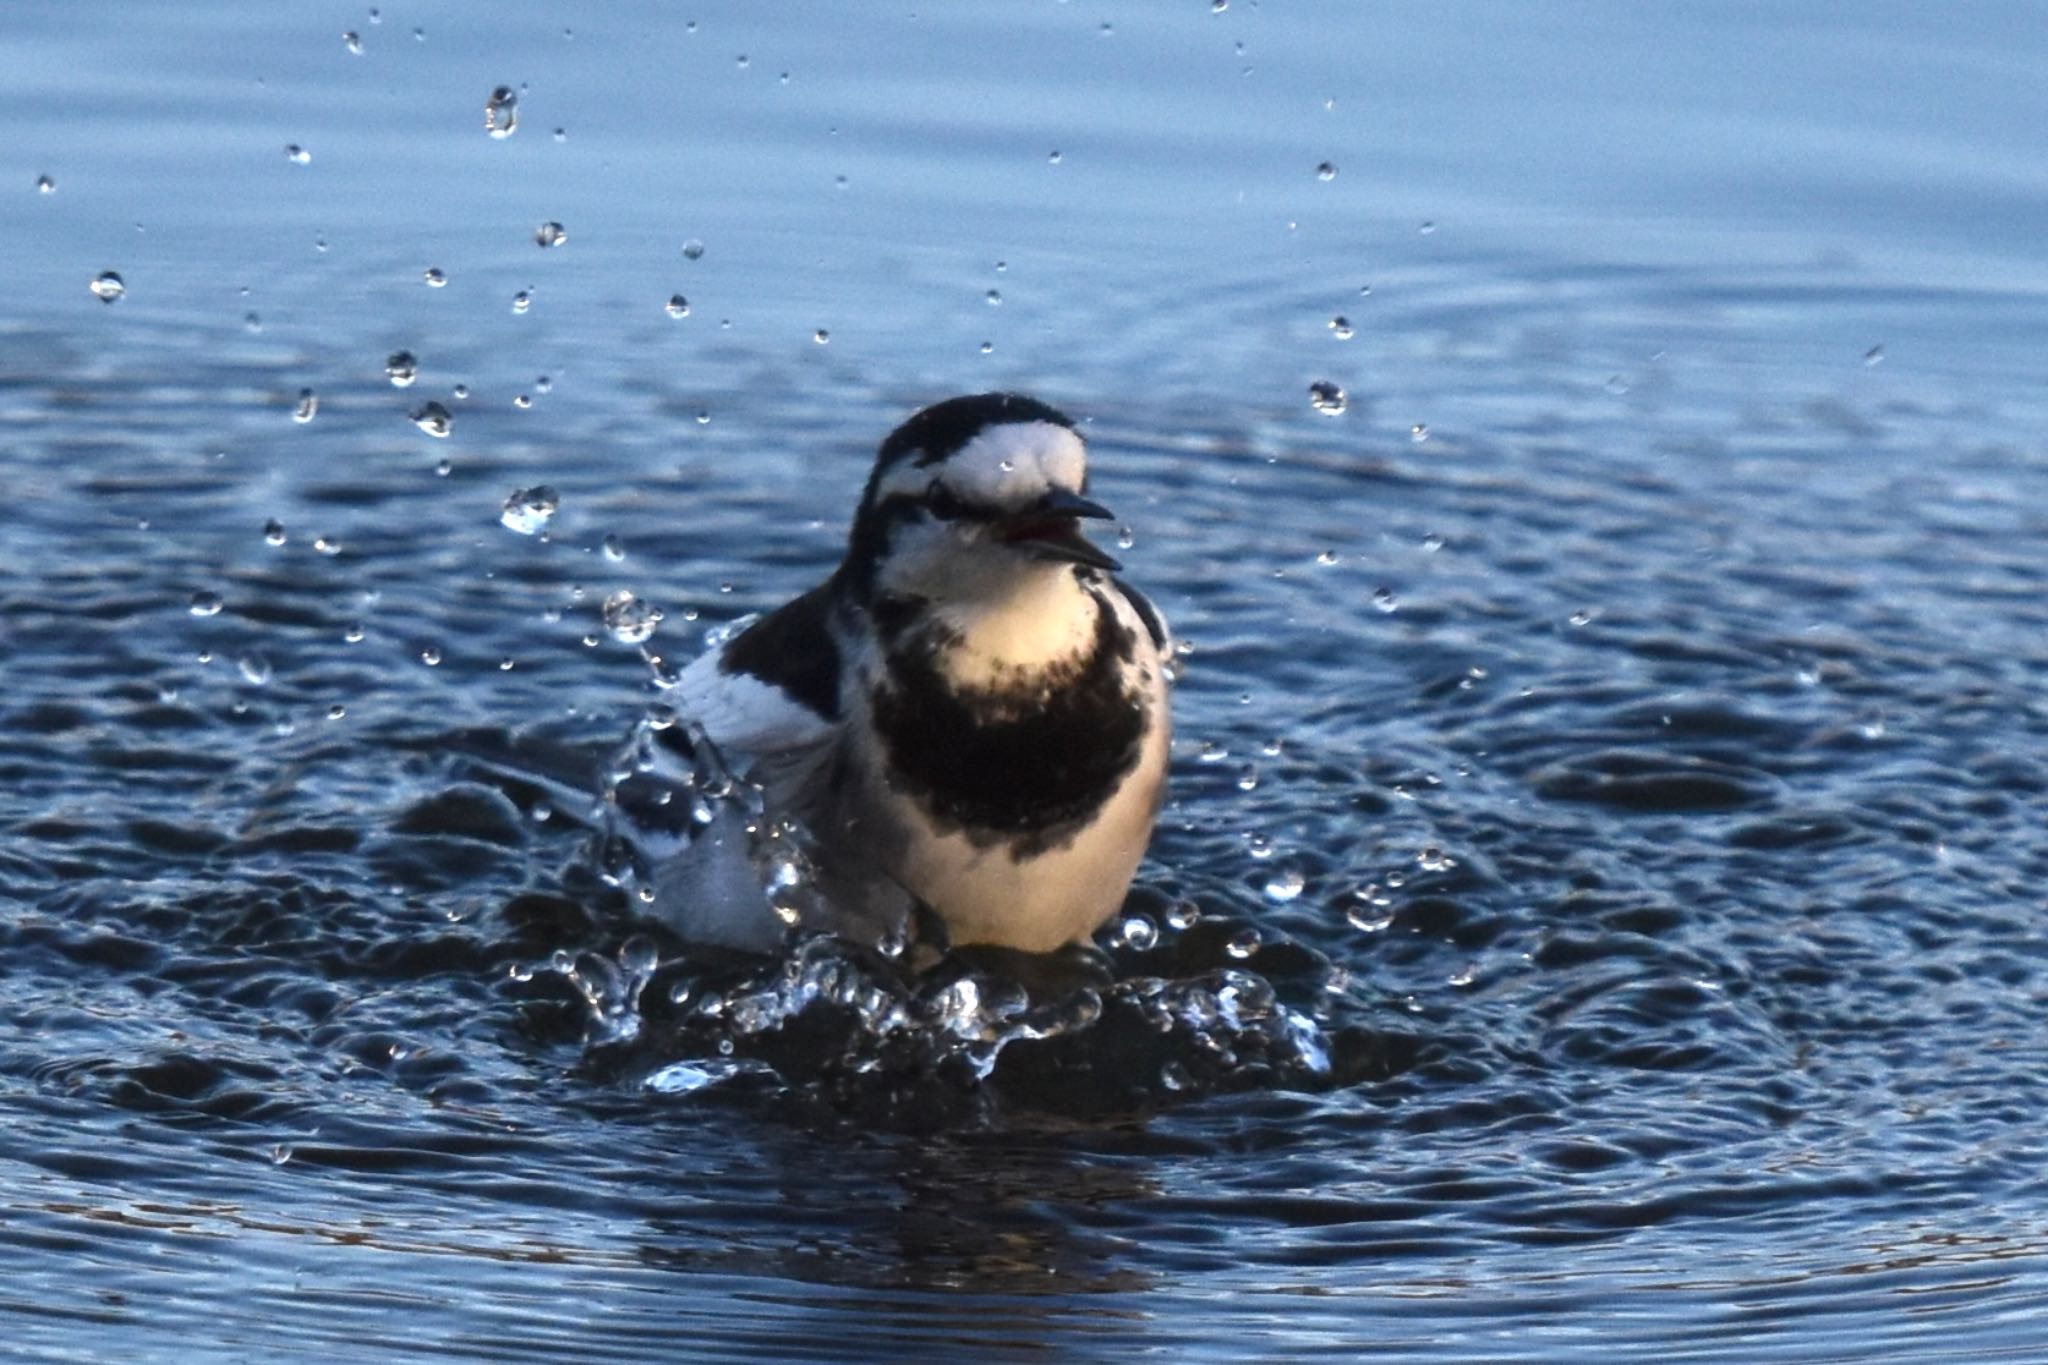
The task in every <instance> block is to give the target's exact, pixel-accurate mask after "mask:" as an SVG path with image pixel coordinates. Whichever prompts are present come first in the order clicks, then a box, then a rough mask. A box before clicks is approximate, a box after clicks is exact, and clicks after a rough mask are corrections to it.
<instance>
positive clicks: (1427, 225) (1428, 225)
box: [1416, 218, 1436, 237]
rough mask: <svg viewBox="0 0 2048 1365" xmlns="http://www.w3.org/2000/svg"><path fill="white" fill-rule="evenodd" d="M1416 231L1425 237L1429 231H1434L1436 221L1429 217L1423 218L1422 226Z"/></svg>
mask: <svg viewBox="0 0 2048 1365" xmlns="http://www.w3.org/2000/svg"><path fill="white" fill-rule="evenodd" d="M1416 231H1417V232H1420V233H1421V234H1422V235H1423V236H1425V237H1427V236H1429V234H1430V233H1432V232H1435V231H1436V223H1435V222H1434V221H1433V220H1431V219H1428V218H1425V219H1423V220H1422V226H1421V227H1419V228H1417V229H1416Z"/></svg>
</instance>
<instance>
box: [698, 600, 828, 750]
mask: <svg viewBox="0 0 2048 1365" xmlns="http://www.w3.org/2000/svg"><path fill="white" fill-rule="evenodd" d="M830 610H831V599H830V597H829V595H828V594H827V592H826V589H825V588H824V587H822V586H820V587H817V588H814V589H812V590H811V591H810V592H807V593H805V594H804V595H803V596H802V597H799V598H797V599H796V600H795V601H793V602H789V603H787V604H785V605H783V606H781V607H778V608H776V609H775V610H774V611H772V612H770V613H768V615H766V616H764V617H762V618H761V619H760V620H758V621H756V622H755V623H754V624H753V625H751V626H749V627H747V629H745V630H744V631H742V632H740V634H738V635H736V636H734V637H733V638H732V639H731V640H730V641H728V642H727V643H726V645H725V647H724V648H723V649H714V650H710V651H707V652H706V653H704V654H703V655H701V656H699V657H698V658H697V659H695V660H693V661H692V662H691V663H690V664H689V666H688V667H686V668H684V669H683V671H682V675H681V676H680V677H679V678H678V679H677V680H676V685H675V687H674V688H673V689H672V690H671V691H670V694H669V696H670V701H671V703H672V704H673V705H674V706H675V708H676V711H677V712H678V713H679V714H680V715H682V716H683V718H684V719H686V720H692V721H695V722H696V723H697V724H698V725H699V726H701V727H702V728H703V731H704V733H705V735H706V736H707V737H709V738H710V740H711V742H712V743H713V744H715V745H717V746H718V747H719V748H720V749H723V750H730V751H737V752H738V753H743V754H749V755H752V756H754V757H757V758H760V757H767V756H769V755H773V754H783V753H788V752H789V751H791V750H797V749H808V748H811V747H813V746H815V745H818V744H821V743H822V742H823V741H825V740H826V739H828V738H830V736H831V735H832V733H833V732H834V730H835V729H836V728H837V727H838V723H839V646H838V644H837V642H836V641H834V640H833V638H832V632H831V629H830V627H829V625H828V619H829V614H830Z"/></svg>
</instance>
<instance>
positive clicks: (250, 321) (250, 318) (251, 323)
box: [242, 313, 263, 332]
mask: <svg viewBox="0 0 2048 1365" xmlns="http://www.w3.org/2000/svg"><path fill="white" fill-rule="evenodd" d="M242 326H243V328H244V329H246V330H248V331H251V332H260V331H262V330H263V319H262V318H261V317H259V316H258V315H256V314H255V313H244V314H242Z"/></svg>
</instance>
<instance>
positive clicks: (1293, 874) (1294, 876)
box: [1263, 866, 1308, 904]
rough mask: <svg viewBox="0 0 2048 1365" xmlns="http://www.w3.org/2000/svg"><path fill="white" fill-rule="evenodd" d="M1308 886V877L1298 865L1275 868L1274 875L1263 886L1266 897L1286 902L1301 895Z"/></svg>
mask: <svg viewBox="0 0 2048 1365" xmlns="http://www.w3.org/2000/svg"><path fill="white" fill-rule="evenodd" d="M1307 886H1308V878H1307V877H1305V876H1303V875H1302V871H1301V869H1300V868H1298V867H1293V866H1282V867H1276V868H1274V869H1273V875H1272V876H1270V877H1268V878H1267V879H1266V885H1265V887H1264V888H1263V889H1264V891H1265V893H1266V899H1267V900H1270V901H1279V902H1280V903H1282V904H1285V903H1286V902H1288V901H1291V900H1293V899H1294V898H1295V897H1297V896H1299V895H1300V894H1301V893H1302V891H1303V890H1304V889H1305V888H1306V887H1307Z"/></svg>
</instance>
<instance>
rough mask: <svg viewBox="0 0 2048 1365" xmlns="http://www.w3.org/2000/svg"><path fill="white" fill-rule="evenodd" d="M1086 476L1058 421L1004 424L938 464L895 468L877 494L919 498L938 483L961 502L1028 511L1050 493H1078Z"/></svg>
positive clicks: (1072, 439) (1078, 448) (1077, 447)
mask: <svg viewBox="0 0 2048 1365" xmlns="http://www.w3.org/2000/svg"><path fill="white" fill-rule="evenodd" d="M1087 477H1088V451H1087V447H1085V446H1084V445H1082V444H1081V438H1080V437H1079V436H1078V435H1076V434H1075V433H1074V432H1073V431H1071V430H1069V429H1068V428H1066V427H1063V426H1061V425H1060V424H1059V423H1057V422H1003V423H1000V424H998V425H996V426H992V427H984V428H983V429H982V430H981V431H980V432H978V433H977V434H976V435H975V437H974V439H973V440H971V441H969V442H968V443H967V444H966V445H964V446H962V447H960V449H959V450H957V451H955V452H954V453H953V454H952V455H951V456H950V457H948V458H947V459H946V460H944V461H943V462H941V463H940V464H938V465H928V466H923V467H919V466H918V465H916V464H913V463H910V462H908V461H906V462H904V463H902V464H899V465H897V466H896V468H894V469H892V470H890V471H889V473H888V474H886V475H885V476H883V480H882V484H881V487H880V488H879V489H877V490H876V491H877V493H878V494H879V495H880V496H883V497H886V496H888V495H890V494H893V493H903V494H908V495H909V496H911V497H921V496H923V494H924V491H925V489H926V488H928V487H929V486H930V485H931V483H932V480H933V479H934V478H937V479H938V480H939V482H941V483H943V484H944V485H945V486H946V488H947V489H948V490H949V491H950V492H951V493H952V494H953V495H954V496H955V497H957V498H959V499H960V500H961V501H963V502H967V503H972V504H974V505H975V506H977V507H989V508H995V509H998V510H1001V509H1004V508H1022V507H1028V506H1029V505H1031V504H1032V503H1034V502H1036V501H1038V500H1039V499H1040V498H1042V497H1044V496H1045V495H1046V494H1047V493H1050V492H1051V491H1052V490H1053V489H1055V488H1064V489H1066V490H1067V491H1068V492H1070V493H1078V492H1080V491H1081V485H1082V483H1083V482H1085V481H1086V479H1087Z"/></svg>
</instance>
